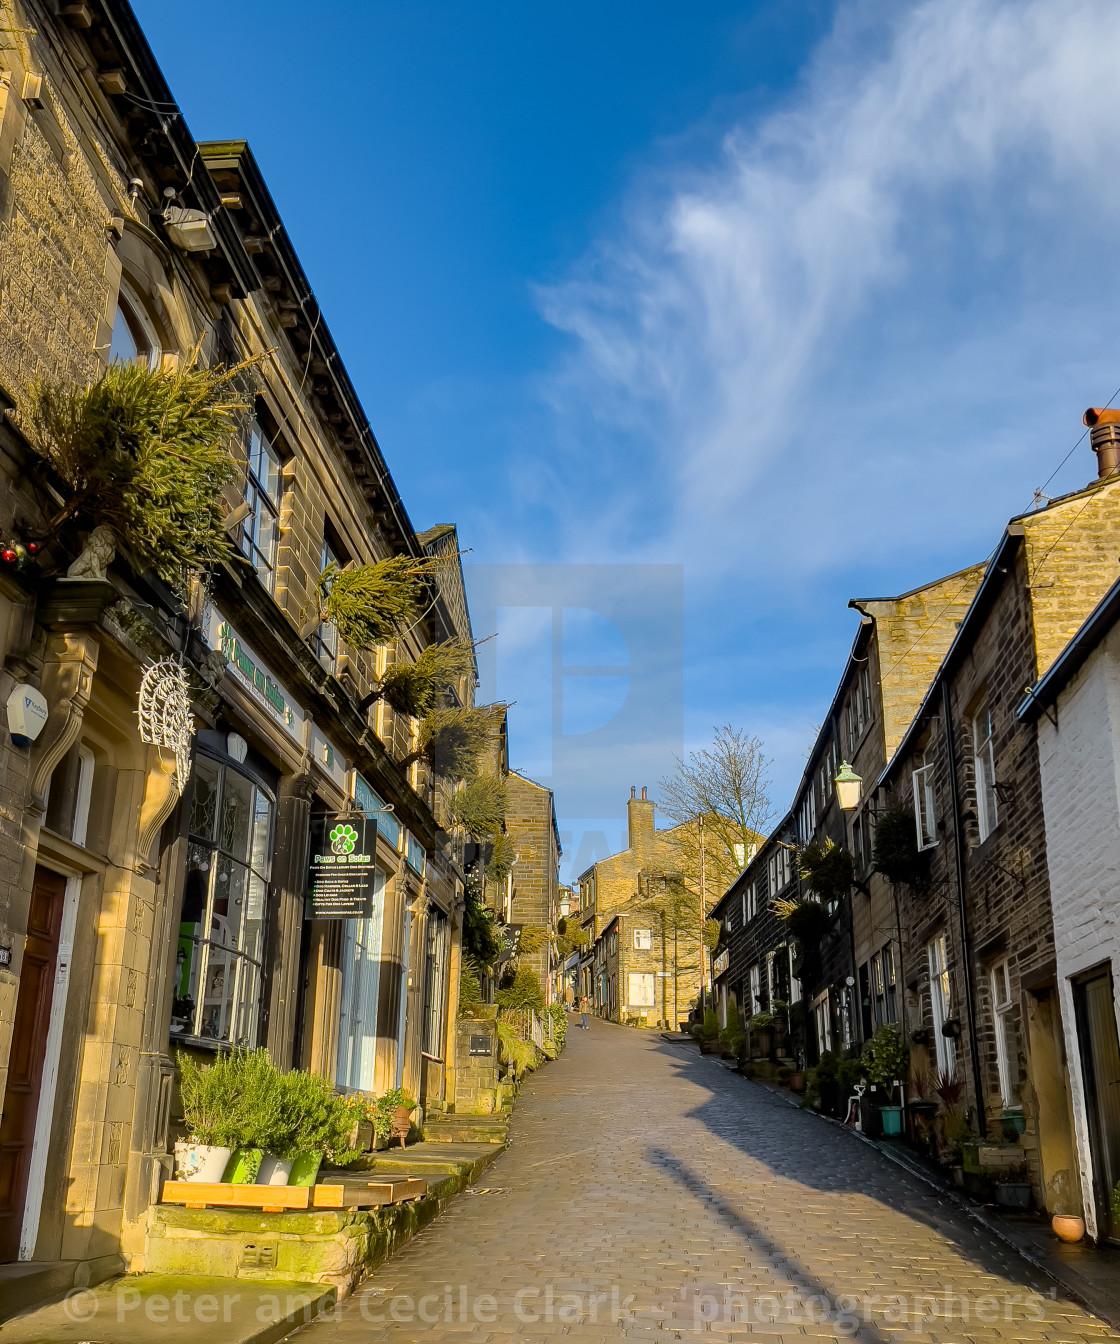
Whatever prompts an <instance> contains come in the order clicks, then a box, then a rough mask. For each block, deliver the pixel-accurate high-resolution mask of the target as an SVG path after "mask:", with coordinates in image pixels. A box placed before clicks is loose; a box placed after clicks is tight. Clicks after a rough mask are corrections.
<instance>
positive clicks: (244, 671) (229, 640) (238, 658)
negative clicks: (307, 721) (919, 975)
mask: <svg viewBox="0 0 1120 1344" xmlns="http://www.w3.org/2000/svg"><path fill="white" fill-rule="evenodd" d="M206 642H207V643H208V644H209V645H210V647H211V648H218V649H221V651H222V653H223V654H225V659H226V664H227V666H228V667H229V669H230V671H231V672H232V673H233V675H234V676H235V677H236V678H237V680H238V682H240V684H241V685H242V686H244V687H245V688H246V690H248V692H249V694H250V695H251V696H252V697H253V699H254V700H256V701H257V703H258V704H260V705H263V706H264V708H265V709H266V710H268V712H269V714H270V715H271V716H272V718H274V719H275V720H276V722H277V723H279V724H280V725H281V726H282V727H283V729H284V730H285V732H287V734H288V735H289V736H290V737H292V738H293V739H294V740H295V741H296V742H299V743H300V744H301V745H302V740H303V720H304V715H303V711H302V710H301V709H300V708H299V706H298V705H297V704H296V703H295V701H293V700H292V698H291V696H290V695H289V694H288V692H287V691H286V690H285V689H284V687H283V685H282V684H281V683H280V682H279V681H277V679H276V678H275V677H274V676H273V675H272V673H271V672H270V671H269V669H268V668H267V667H266V666H265V664H264V663H262V662H261V660H260V659H259V658H258V657H257V656H256V654H255V653H253V652H252V650H251V649H250V648H249V646H248V645H247V644H246V643H245V641H244V640H243V639H242V638H241V636H240V635H239V634H238V633H237V631H236V630H235V629H234V628H233V626H232V625H230V623H229V622H228V621H227V620H226V619H225V618H224V617H223V616H221V615H220V613H219V612H218V611H216V610H215V609H214V608H213V607H211V608H210V610H209V611H208V613H207V620H206Z"/></svg>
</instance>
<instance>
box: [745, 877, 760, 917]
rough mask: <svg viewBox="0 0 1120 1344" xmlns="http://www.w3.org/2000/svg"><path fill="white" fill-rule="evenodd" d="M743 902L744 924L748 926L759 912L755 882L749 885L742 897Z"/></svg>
mask: <svg viewBox="0 0 1120 1344" xmlns="http://www.w3.org/2000/svg"><path fill="white" fill-rule="evenodd" d="M742 902H743V923H744V924H748V923H749V922H750V921H751V920H752V919H754V917H755V913H756V910H757V889H756V887H755V884H754V883H753V882H750V883H748V884H747V887H746V890H745V891H744V892H743V896H742Z"/></svg>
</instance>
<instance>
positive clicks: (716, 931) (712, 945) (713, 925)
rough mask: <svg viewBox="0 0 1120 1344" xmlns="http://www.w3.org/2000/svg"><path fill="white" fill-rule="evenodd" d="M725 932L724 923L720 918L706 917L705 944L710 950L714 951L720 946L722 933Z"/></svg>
mask: <svg viewBox="0 0 1120 1344" xmlns="http://www.w3.org/2000/svg"><path fill="white" fill-rule="evenodd" d="M722 932H723V925H722V924H721V923H720V922H719V920H718V919H706V920H705V921H704V946H705V947H706V948H707V949H708V951H709V952H714V951H715V950H716V948H717V947H718V946H719V939H720V934H721V933H722Z"/></svg>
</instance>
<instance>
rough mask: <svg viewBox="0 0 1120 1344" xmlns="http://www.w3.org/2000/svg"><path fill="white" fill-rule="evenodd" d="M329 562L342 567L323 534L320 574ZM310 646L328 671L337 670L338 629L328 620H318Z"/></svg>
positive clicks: (320, 552)
mask: <svg viewBox="0 0 1120 1344" xmlns="http://www.w3.org/2000/svg"><path fill="white" fill-rule="evenodd" d="M331 564H333V565H337V566H338V567H339V568H340V569H341V567H342V561H341V560H340V559H339V557H338V556H337V555H336V554H335V551H334V547H333V546H332V545H331V544H330V542H329V541H328V540H327V538H326V536H324V537H323V544H322V546H321V547H320V548H319V573H320V574H322V572H323V570H325V569H326V567H327V566H328V565H331ZM273 568H275V566H274V567H273ZM312 648H313V651H314V653H315V657H316V658H318V660H319V662H320V663H322V665H323V666H324V667H325V668H326V669H327V671H328V672H337V671H338V629H337V627H336V626H334V625H332V624H331V622H330V621H320V623H319V624H318V626H316V628H315V633H314V635H313V636H312Z"/></svg>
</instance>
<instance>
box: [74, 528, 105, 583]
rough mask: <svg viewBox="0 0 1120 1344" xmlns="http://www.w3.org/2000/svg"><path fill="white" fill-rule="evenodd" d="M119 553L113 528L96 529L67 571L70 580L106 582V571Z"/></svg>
mask: <svg viewBox="0 0 1120 1344" xmlns="http://www.w3.org/2000/svg"><path fill="white" fill-rule="evenodd" d="M116 553H117V539H116V537H115V536H114V535H113V529H112V528H111V527H105V526H104V525H102V526H101V527H95V528H94V529H93V531H92V532H91V533H90V534H89V536H88V537H87V538H86V544H85V549H84V550H83V551H82V553H81V555H79V556H78V558H77V560H75V561H74V563H73V564H72V565H71V566H70V568H69V569H68V570H67V571H66V577H67V578H68V579H98V580H100V581H102V582H104V579H105V574H106V571H107V570H108V568H109V566H110V565H111V564H112V563H113V557H114V556H115V555H116Z"/></svg>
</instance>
